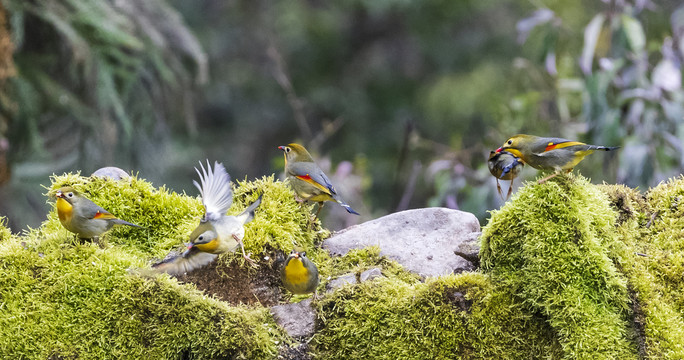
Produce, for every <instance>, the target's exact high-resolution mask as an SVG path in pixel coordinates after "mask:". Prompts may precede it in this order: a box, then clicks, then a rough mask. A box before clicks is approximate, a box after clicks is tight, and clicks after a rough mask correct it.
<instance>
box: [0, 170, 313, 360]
mask: <svg viewBox="0 0 684 360" xmlns="http://www.w3.org/2000/svg"><path fill="white" fill-rule="evenodd" d="M52 180H53V183H52V185H51V186H50V188H49V191H48V194H53V193H54V191H55V190H56V189H57V188H59V187H61V186H65V185H70V186H73V187H74V188H75V189H76V190H78V191H81V192H82V193H83V194H84V195H85V196H87V197H88V198H90V199H91V200H93V201H94V202H95V203H97V204H98V205H100V206H102V207H104V208H105V209H107V210H109V211H110V212H112V213H113V214H115V215H116V216H117V217H120V218H122V219H125V220H127V221H130V222H133V223H136V224H139V225H141V226H143V227H144V228H143V229H137V228H130V227H116V228H114V229H113V230H111V231H109V232H108V233H106V234H105V235H104V236H103V237H104V238H105V239H106V242H107V246H105V247H100V246H98V245H95V244H90V243H88V242H86V243H81V242H80V241H77V240H75V236H74V235H73V234H71V233H70V232H68V231H66V230H65V229H64V228H63V227H62V226H61V224H60V222H59V220H58V218H57V215H56V210H52V211H51V212H50V213H49V214H48V216H47V220H46V221H45V222H44V223H43V224H42V225H41V227H40V228H38V229H29V230H28V231H26V232H25V233H24V235H22V236H19V237H13V238H10V239H9V240H5V238H4V237H5V235H4V234H5V233H6V231H5V230H4V229H5V228H4V227H2V228H0V234H2V236H3V241H2V242H0V272H1V273H0V299H1V304H2V309H3V311H2V313H1V315H0V327H1V328H0V353H2V354H3V356H6V357H8V358H26V359H46V358H50V357H61V358H78V359H102V358H109V357H115V358H130V359H139V358H143V357H145V358H149V359H174V358H178V357H182V358H187V357H190V358H206V359H219V358H248V359H268V358H274V357H275V356H276V354H277V351H278V349H277V344H279V343H283V341H286V340H287V339H286V336H285V335H284V334H283V333H282V332H281V331H280V330H279V329H278V328H277V326H276V325H275V324H274V322H273V319H272V318H271V316H270V314H269V313H268V310H267V309H265V308H263V307H245V306H237V307H235V306H230V305H228V304H227V303H224V302H221V301H218V300H216V299H214V298H211V297H208V296H206V295H204V294H203V293H202V292H200V291H198V290H197V289H196V288H195V287H194V286H193V285H192V284H184V285H182V284H179V283H178V281H177V280H176V279H175V278H171V277H169V276H167V275H161V276H158V277H155V278H152V279H148V278H141V277H138V276H134V275H131V274H130V273H129V271H128V270H129V269H131V268H135V267H146V266H149V263H150V262H151V261H154V259H155V258H160V257H163V256H165V255H166V254H167V253H168V251H169V250H170V249H173V248H175V247H178V246H180V244H181V243H182V242H183V241H186V240H187V236H188V234H189V233H190V232H191V231H192V230H193V229H194V227H195V226H196V225H197V223H198V221H199V219H200V217H201V215H202V211H203V208H202V205H201V201H200V199H199V198H198V197H189V196H186V195H184V194H176V193H173V192H170V191H168V190H167V189H165V188H164V187H162V188H159V189H157V188H154V187H153V186H152V185H151V184H150V183H148V182H146V181H144V180H140V179H137V178H135V177H133V178H131V179H129V180H122V181H114V180H109V179H102V178H84V177H80V176H78V175H73V174H65V175H62V176H54V177H53V178H52ZM261 193H263V194H264V198H263V200H264V202H263V203H262V205H261V206H260V207H259V210H258V211H257V215H256V218H255V220H254V221H253V222H252V223H250V224H248V225H247V226H246V237H245V242H246V244H247V247H248V249H251V250H252V251H254V252H259V251H260V250H263V249H264V248H265V247H270V248H286V249H287V250H288V251H289V249H291V247H292V241H293V240H295V241H297V242H299V243H303V244H305V245H306V246H311V247H313V244H314V242H316V241H318V240H319V239H320V238H321V237H322V236H325V235H326V231H325V230H321V229H320V225H319V224H315V225H314V228H315V229H318V230H317V231H316V232H309V233H307V231H304V230H307V226H308V222H307V221H309V219H310V217H309V216H310V215H309V214H308V213H307V211H308V210H310V209H309V208H307V207H306V206H304V207H303V206H300V205H299V204H298V203H296V202H295V201H294V197H293V196H292V193H291V192H290V190H289V189H288V188H287V186H286V185H284V184H283V183H282V182H279V181H274V180H273V177H270V178H264V179H261V180H257V181H254V182H248V181H244V182H242V183H240V186H238V187H237V188H236V191H235V201H234V204H233V207H232V208H231V209H230V210H229V213H231V214H237V213H239V212H241V211H242V209H244V207H245V206H247V205H248V204H249V203H251V202H252V201H253V200H255V199H256V197H258V196H259V194H261ZM288 196H290V197H288ZM49 201H51V202H54V199H52V200H49ZM276 222H277V223H278V224H276V225H273V224H272V223H276ZM257 227H258V228H257ZM303 229H304V230H303ZM7 233H8V232H7ZM226 256H232V254H228V255H226ZM245 271H247V270H246V269H245Z"/></svg>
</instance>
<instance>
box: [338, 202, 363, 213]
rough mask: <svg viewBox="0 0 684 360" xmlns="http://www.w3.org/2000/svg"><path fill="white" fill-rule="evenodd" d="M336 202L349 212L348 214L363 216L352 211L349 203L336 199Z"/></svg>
mask: <svg viewBox="0 0 684 360" xmlns="http://www.w3.org/2000/svg"><path fill="white" fill-rule="evenodd" d="M336 200H337V203H338V204H340V206H342V207H343V208H344V209H345V210H347V212H348V213H350V214H354V215H361V214H359V213H357V212H356V210H354V209H352V207H351V206H349V205H347V203H345V202H344V201H342V200H339V199H336Z"/></svg>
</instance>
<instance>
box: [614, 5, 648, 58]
mask: <svg viewBox="0 0 684 360" xmlns="http://www.w3.org/2000/svg"><path fill="white" fill-rule="evenodd" d="M620 20H622V29H623V30H624V32H625V36H627V42H628V43H629V47H630V48H631V49H632V51H633V52H635V53H641V52H643V51H644V47H645V46H646V35H645V34H644V28H643V27H641V23H640V22H639V20H637V19H635V18H633V17H631V16H629V15H626V14H623V15H622V16H621V17H620Z"/></svg>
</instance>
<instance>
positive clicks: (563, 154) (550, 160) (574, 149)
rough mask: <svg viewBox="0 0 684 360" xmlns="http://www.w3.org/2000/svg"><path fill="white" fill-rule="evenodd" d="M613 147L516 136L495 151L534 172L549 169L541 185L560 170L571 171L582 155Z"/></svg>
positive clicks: (521, 135) (558, 139)
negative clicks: (514, 159)
mask: <svg viewBox="0 0 684 360" xmlns="http://www.w3.org/2000/svg"><path fill="white" fill-rule="evenodd" d="M617 148H619V147H618V146H615V147H609V146H600V145H589V144H585V143H583V142H579V141H572V140H567V139H561V138H552V137H539V136H534V135H524V134H520V135H515V136H513V137H511V138H510V139H508V140H506V142H505V143H504V144H503V145H502V146H501V147H500V148H498V149H497V150H496V152H497V153H500V152H502V151H507V152H509V153H511V154H513V155H514V156H517V157H519V158H520V159H522V161H523V162H524V163H525V164H528V165H530V166H531V167H533V168H535V169H538V170H553V171H554V173H553V174H551V175H549V176H547V177H545V178H543V179H541V180H539V181H538V182H539V183H540V184H541V183H543V182H545V181H547V180H549V179H551V178H552V177H554V176H557V175H558V174H560V173H561V172H562V171H566V172H570V171H572V169H573V168H574V167H575V166H576V165H577V164H578V163H579V162H580V161H582V159H584V157H585V156H587V155H589V154H591V153H593V152H594V151H596V150H604V151H610V150H615V149H617Z"/></svg>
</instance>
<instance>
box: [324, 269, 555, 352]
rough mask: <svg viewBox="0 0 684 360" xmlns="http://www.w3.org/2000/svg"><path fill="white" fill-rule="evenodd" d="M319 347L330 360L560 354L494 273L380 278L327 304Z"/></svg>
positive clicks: (547, 333) (339, 293)
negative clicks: (423, 278)
mask: <svg viewBox="0 0 684 360" xmlns="http://www.w3.org/2000/svg"><path fill="white" fill-rule="evenodd" d="M319 307H320V309H319V312H320V313H321V314H324V315H321V324H320V327H321V330H320V332H319V333H318V334H317V335H316V336H315V337H314V346H315V347H316V351H317V352H318V353H319V356H320V357H321V358H324V359H472V358H480V359H505V358H535V357H538V356H539V355H540V354H544V355H545V356H548V357H556V358H557V357H559V356H558V354H559V353H560V346H559V344H558V342H557V341H556V340H555V339H554V337H553V333H552V331H550V328H549V326H548V325H547V324H546V323H545V322H544V321H543V318H542V317H540V316H535V315H530V314H528V313H526V312H525V311H524V307H523V306H522V305H521V304H520V303H517V302H516V301H515V299H514V297H513V296H512V295H511V294H510V293H508V292H506V291H501V290H497V288H496V287H495V286H494V285H493V283H492V281H491V280H490V278H489V276H488V275H485V274H481V273H462V274H458V275H449V276H441V277H439V278H429V279H428V280H427V281H426V282H425V283H421V282H407V281H404V280H401V279H399V278H393V277H388V278H379V279H376V280H373V281H370V282H365V283H361V284H359V285H355V286H346V287H344V288H342V289H341V290H338V291H336V292H335V293H334V294H333V295H331V296H326V297H325V298H324V299H323V300H321V301H320V303H319Z"/></svg>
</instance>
